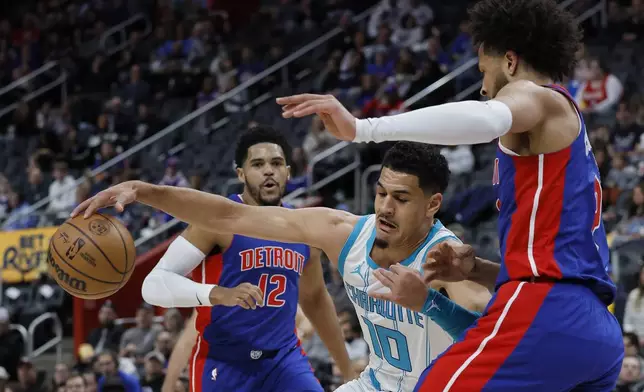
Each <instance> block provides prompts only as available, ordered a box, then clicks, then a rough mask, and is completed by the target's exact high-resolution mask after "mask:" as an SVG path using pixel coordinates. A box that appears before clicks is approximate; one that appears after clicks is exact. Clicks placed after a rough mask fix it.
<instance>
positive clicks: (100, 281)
mask: <svg viewBox="0 0 644 392" xmlns="http://www.w3.org/2000/svg"><path fill="white" fill-rule="evenodd" d="M51 248H52V249H53V250H54V252H56V254H57V255H58V257H60V260H61V261H62V262H63V263H65V264H67V265H68V266H69V267H71V269H73V270H74V271H76V272H78V273H79V274H81V275H83V276H85V277H87V278H90V279H92V280H95V281H97V282H99V283H105V284H118V285H120V284H121V282H108V281H105V280H100V279H96V278H94V277H92V276H89V275H87V274H86V273H84V272H83V271H80V270H77V269H76V267H74V266H73V265H71V264H70V263H68V262H67V260H65V258H64V257H63V256H62V255H61V254H60V252H58V249H57V248H56V244H54V243H52V244H51Z"/></svg>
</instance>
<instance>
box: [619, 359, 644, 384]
mask: <svg viewBox="0 0 644 392" xmlns="http://www.w3.org/2000/svg"><path fill="white" fill-rule="evenodd" d="M641 379H642V362H641V361H640V359H639V358H638V357H632V356H628V357H624V361H623V362H622V370H621V371H620V373H619V378H618V379H617V388H615V392H639V391H641V390H642V389H641V387H642V386H641V385H639V382H640V381H641Z"/></svg>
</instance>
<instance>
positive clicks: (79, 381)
mask: <svg viewBox="0 0 644 392" xmlns="http://www.w3.org/2000/svg"><path fill="white" fill-rule="evenodd" d="M86 387H87V383H86V381H85V379H84V378H83V376H82V375H81V374H79V373H72V374H71V375H70V376H69V378H68V379H67V382H66V383H65V392H88V391H87V388H86Z"/></svg>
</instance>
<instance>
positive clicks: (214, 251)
mask: <svg viewBox="0 0 644 392" xmlns="http://www.w3.org/2000/svg"><path fill="white" fill-rule="evenodd" d="M222 253H223V252H222V249H221V246H219V245H215V247H214V248H212V250H211V251H210V252H208V255H207V256H206V257H209V256H217V255H220V254H222Z"/></svg>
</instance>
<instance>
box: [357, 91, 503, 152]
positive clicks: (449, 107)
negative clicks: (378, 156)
mask: <svg viewBox="0 0 644 392" xmlns="http://www.w3.org/2000/svg"><path fill="white" fill-rule="evenodd" d="M511 127H512V112H511V111H510V108H509V107H508V106H507V105H506V104H504V103H503V102H500V101H495V100H490V101H486V102H479V101H463V102H455V103H447V104H444V105H438V106H430V107H426V108H422V109H418V110H414V111H411V112H407V113H402V114H396V115H394V116H385V117H380V118H367V119H364V120H356V138H355V139H354V142H356V143H360V142H376V143H381V142H385V141H393V140H408V141H412V142H420V143H429V144H439V145H443V146H453V145H459V144H478V143H488V142H491V141H492V140H494V139H496V138H498V137H500V136H503V135H505V134H506V133H508V132H509V131H510V128H511Z"/></svg>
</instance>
